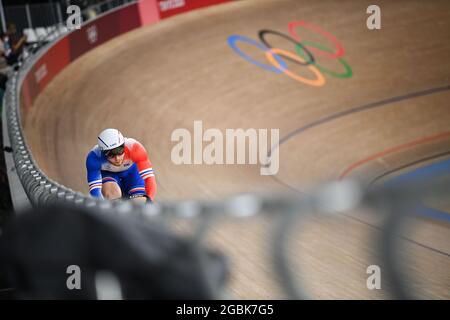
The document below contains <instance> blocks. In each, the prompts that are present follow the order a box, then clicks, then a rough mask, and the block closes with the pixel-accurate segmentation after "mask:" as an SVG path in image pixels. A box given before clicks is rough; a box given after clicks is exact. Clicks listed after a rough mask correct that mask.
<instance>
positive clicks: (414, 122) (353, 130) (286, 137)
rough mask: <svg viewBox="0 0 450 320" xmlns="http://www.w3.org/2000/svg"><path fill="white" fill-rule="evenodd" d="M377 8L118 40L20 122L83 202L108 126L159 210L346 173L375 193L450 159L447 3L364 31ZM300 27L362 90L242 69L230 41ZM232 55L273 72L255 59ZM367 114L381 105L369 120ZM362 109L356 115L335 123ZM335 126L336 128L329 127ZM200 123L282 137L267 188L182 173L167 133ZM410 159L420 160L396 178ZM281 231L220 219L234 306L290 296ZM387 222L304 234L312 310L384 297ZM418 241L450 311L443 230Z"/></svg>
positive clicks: (285, 11)
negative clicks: (278, 268) (154, 185)
mask: <svg viewBox="0 0 450 320" xmlns="http://www.w3.org/2000/svg"><path fill="white" fill-rule="evenodd" d="M370 4H371V3H370V1H306V0H305V1H302V0H295V1H294V0H292V1H280V0H273V1H261V0H257V1H239V2H234V3H230V4H225V5H219V6H216V7H212V8H207V9H203V10H199V11H195V12H191V13H187V14H183V15H180V16H176V17H173V18H170V19H167V20H164V21H162V22H160V23H158V24H156V25H151V26H148V27H145V28H142V29H138V30H135V31H133V32H130V33H128V34H125V35H123V36H120V37H118V38H116V39H113V40H111V41H109V42H107V43H106V44H104V45H102V46H100V47H98V48H96V49H95V50H93V51H91V52H89V53H87V54H85V55H84V56H82V57H81V58H80V59H78V60H77V61H75V62H74V63H73V64H72V65H70V66H69V67H67V68H66V69H64V70H63V71H62V73H60V74H59V75H58V76H57V77H56V78H55V79H54V80H53V81H52V82H51V83H50V85H49V86H48V87H47V88H46V89H45V91H44V92H43V94H42V95H41V96H40V97H38V99H37V100H36V102H35V104H34V105H33V107H32V108H31V110H30V112H29V113H28V114H27V115H26V117H25V118H24V119H23V125H24V128H25V134H26V139H27V142H28V144H29V146H30V147H31V150H32V153H33V155H34V156H35V158H36V160H37V162H38V164H39V165H40V166H41V168H42V169H43V170H44V172H46V173H47V174H48V175H49V176H50V177H51V178H53V179H54V180H56V181H58V182H60V183H63V184H64V185H66V186H69V187H71V188H73V189H75V190H79V191H83V192H87V185H86V180H85V156H86V154H87V152H88V151H89V150H90V148H91V147H92V146H93V145H94V144H95V143H96V136H97V133H98V132H100V131H101V130H102V129H103V128H106V127H117V128H120V129H121V130H122V132H124V133H125V134H126V135H127V136H129V137H134V138H137V139H138V140H140V141H141V142H143V144H144V145H145V146H146V147H147V149H148V151H149V154H150V157H151V160H152V162H153V167H154V169H155V171H156V174H157V181H158V183H159V189H158V195H157V200H162V199H182V198H220V197H223V196H227V195H231V194H235V193H238V192H246V191H266V190H271V189H274V190H286V189H287V188H296V189H297V190H300V191H304V190H306V189H304V188H306V187H309V186H311V185H314V184H316V183H319V182H322V181H325V180H330V179H336V178H339V177H340V176H341V175H342V174H343V173H346V174H347V172H346V169H347V168H349V170H348V174H347V175H348V176H349V177H358V178H360V179H363V180H365V181H370V180H372V179H374V178H376V177H377V176H379V175H382V174H383V173H385V172H388V171H391V170H393V171H394V172H393V173H392V174H390V175H388V176H387V177H391V176H395V175H398V174H400V173H401V172H403V171H408V170H411V169H413V168H415V167H418V166H424V165H426V164H429V163H432V162H436V161H441V160H443V159H446V158H449V153H448V152H449V151H450V134H449V131H450V106H449V100H450V91H449V85H450V79H449V77H450V60H449V56H450V42H449V36H450V2H448V1H446V0H445V1H444V0H443V1H378V2H377V4H378V5H379V6H380V7H381V13H382V15H381V17H382V20H381V22H382V29H381V30H372V31H371V30H368V29H367V27H366V18H367V16H368V15H367V14H366V8H367V7H368V6H369V5H370ZM301 20H304V21H307V22H309V23H312V24H314V25H318V26H320V27H322V28H323V29H325V30H326V31H328V32H329V33H330V34H332V35H333V36H334V37H336V38H337V39H338V40H339V41H340V42H341V43H342V45H343V47H344V48H345V54H344V56H343V57H342V58H343V59H345V61H346V62H347V63H348V65H349V66H350V67H351V70H352V73H353V75H352V76H351V77H348V78H339V77H333V76H330V75H327V74H325V75H324V78H325V84H324V85H322V86H319V87H316V86H311V85H307V84H304V83H300V82H298V81H296V80H294V79H292V78H290V77H289V76H287V75H285V74H275V73H274V72H271V71H267V70H264V69H263V68H261V67H258V66H256V65H255V64H252V63H250V62H248V61H246V60H244V59H243V58H242V57H241V56H239V55H238V54H237V53H236V52H234V51H233V49H232V48H231V47H230V46H229V45H228V43H227V38H228V37H229V36H230V35H235V34H238V35H243V36H246V37H248V38H251V39H254V40H256V41H259V40H258V31H259V30H262V29H271V30H275V31H278V32H282V33H284V34H289V30H288V24H289V22H291V21H301ZM296 31H297V33H298V35H299V36H301V37H302V40H303V39H305V40H309V41H314V42H318V43H320V44H322V45H323V46H326V47H328V48H334V47H333V44H332V43H331V42H330V41H329V40H328V39H327V38H325V37H324V36H321V35H318V34H317V33H314V32H312V31H311V30H309V29H307V28H305V27H301V26H300V27H298V28H297V29H296ZM267 41H268V42H270V43H271V44H272V45H273V47H276V48H280V49H283V50H286V51H290V52H295V47H294V45H293V43H292V42H289V41H288V40H287V39H284V38H282V37H280V36H277V35H274V34H268V35H267ZM237 45H238V47H239V48H241V49H242V51H245V53H246V54H247V55H248V56H250V57H252V58H253V59H255V60H256V61H258V62H259V63H262V64H265V65H267V66H269V65H270V64H269V63H268V60H267V59H266V57H265V56H264V52H263V51H261V50H260V49H258V48H256V47H255V46H252V45H250V44H246V43H243V42H239V43H237ZM314 58H315V59H316V62H317V63H318V64H321V65H322V66H323V67H326V68H329V69H332V70H335V72H337V73H339V72H342V71H343V70H344V65H343V64H342V63H339V62H338V60H337V59H330V58H329V57H328V58H327V57H325V56H323V55H322V56H321V55H319V54H314ZM285 61H287V62H286V63H287V65H288V67H289V70H291V71H292V72H293V73H295V74H297V75H301V76H304V77H305V78H308V79H314V77H315V75H314V73H312V72H311V70H310V69H307V68H305V67H304V66H300V65H298V64H295V63H293V62H289V61H288V60H285ZM396 97H397V98H396ZM363 106H371V108H366V109H362V110H360V109H361V108H362V107H363ZM358 108H359V109H358ZM351 109H352V110H353V109H355V110H359V112H356V111H354V112H349V113H348V114H346V115H342V116H336V117H331V116H332V115H335V114H338V113H339V112H344V111H348V110H351ZM326 117H331V118H330V119H328V120H326V121H325V120H324V121H320V120H321V119H326ZM194 120H202V121H203V126H204V129H206V128H218V129H220V130H221V131H222V132H225V129H226V128H244V129H246V128H256V129H259V128H279V129H280V137H281V138H282V140H281V144H280V170H279V172H278V174H277V175H276V176H273V177H271V176H261V175H260V174H259V166H257V165H209V166H208V165H178V166H177V165H175V164H173V163H172V161H171V157H170V155H171V150H172V147H173V146H174V144H175V143H174V142H172V141H171V133H172V131H173V130H174V129H177V128H187V129H188V130H190V131H191V132H192V131H193V122H194ZM377 155H378V156H377ZM434 155H436V156H434ZM427 158H430V159H428V160H426V159H427ZM364 159H368V161H362V162H361V160H364ZM422 159H424V160H422ZM369 160H371V161H369ZM359 162H360V163H359ZM412 162H418V163H417V164H415V165H412V166H409V167H407V168H405V169H403V170H395V169H396V168H401V167H402V166H404V165H405V164H408V163H412ZM358 163H359V164H360V165H358ZM352 164H353V166H352ZM447 205H448V203H447V204H444V206H446V208H448V206H447ZM271 222H272V221H271V220H270V219H266V218H252V219H249V220H245V221H241V222H239V221H238V222H236V221H224V222H222V223H218V224H216V225H215V227H214V228H213V229H212V230H211V233H210V238H211V242H212V243H213V244H214V245H215V246H216V247H219V248H220V249H222V250H223V251H224V252H225V253H226V254H228V255H229V257H230V261H231V268H232V270H231V271H232V277H231V282H230V284H229V287H228V290H229V292H230V293H231V294H232V295H233V296H235V297H238V298H280V297H283V295H282V293H281V291H280V289H279V287H278V286H277V284H276V282H275V279H274V276H273V272H272V269H271V265H270V264H269V263H268V261H267V259H268V258H269V254H270V253H269V249H270V242H271V236H272V234H271V231H272V223H271ZM378 225H379V219H376V218H373V217H371V216H368V215H367V214H365V213H362V212H359V213H354V214H351V215H349V216H346V217H342V218H329V219H322V218H321V219H314V220H311V221H310V222H308V223H307V225H306V226H305V227H303V228H301V229H302V230H304V233H301V235H299V236H298V237H296V241H297V242H295V243H296V247H293V250H292V255H293V257H294V258H297V259H301V262H299V264H300V265H301V268H302V270H303V272H304V274H305V275H306V277H305V280H306V282H307V285H308V287H309V292H310V293H311V295H312V297H314V298H338V299H339V298H383V297H387V295H386V293H387V292H386V290H385V289H386V286H383V284H382V289H381V290H372V291H371V290H368V289H367V288H366V279H367V276H368V275H367V274H366V268H367V266H368V265H370V264H377V260H376V258H374V257H373V254H374V253H375V250H376V248H375V247H376V244H375V243H374V242H373V241H374V240H373V237H375V236H376V235H377V233H378V232H379V230H378V229H377V227H378ZM411 237H413V238H414V241H415V242H412V241H411V242H409V244H408V248H410V250H411V251H413V254H414V257H415V265H414V267H413V268H414V269H415V270H416V272H417V278H416V279H415V281H417V284H416V285H417V287H419V288H421V289H422V292H423V294H424V295H423V296H424V297H428V298H445V299H449V298H450V272H449V270H450V230H449V224H448V222H439V221H437V222H430V221H428V220H426V219H424V220H423V221H420V222H419V223H418V224H417V232H416V233H415V234H414V235H411ZM298 252H301V253H298Z"/></svg>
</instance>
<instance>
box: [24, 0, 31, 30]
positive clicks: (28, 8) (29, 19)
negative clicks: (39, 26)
mask: <svg viewBox="0 0 450 320" xmlns="http://www.w3.org/2000/svg"><path fill="white" fill-rule="evenodd" d="M25 11H26V13H27V21H28V27H29V28H30V29H33V22H32V21H31V14H30V5H29V4H28V3H27V4H26V5H25Z"/></svg>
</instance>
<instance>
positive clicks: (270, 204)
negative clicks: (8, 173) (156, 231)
mask: <svg viewBox="0 0 450 320" xmlns="http://www.w3.org/2000/svg"><path fill="white" fill-rule="evenodd" d="M38 53H39V52H38ZM38 53H36V54H35V55H31V56H30V57H29V58H28V59H26V60H25V61H24V62H23V63H22V65H21V66H20V68H19V69H18V70H15V71H12V73H11V75H10V78H9V81H8V83H7V89H6V92H5V98H4V102H5V106H4V107H5V108H6V123H7V127H8V135H9V140H10V142H11V148H12V154H13V158H14V163H15V167H16V173H17V175H18V177H19V179H20V181H21V183H22V185H23V188H24V190H25V192H26V194H27V197H28V198H29V200H30V202H31V203H32V205H33V206H45V205H51V204H55V203H66V204H71V205H75V206H79V207H82V208H86V209H91V210H95V211H96V212H98V213H99V214H101V213H105V212H108V213H109V214H117V215H122V214H126V215H127V216H130V218H131V217H134V218H136V219H153V218H154V217H157V216H177V217H190V218H198V219H197V221H198V226H197V229H196V233H195V237H196V239H197V241H198V242H201V241H202V240H203V239H204V236H205V234H206V233H207V231H208V230H209V228H210V227H211V225H213V223H212V222H213V221H214V217H218V216H228V217H233V218H240V217H249V216H254V215H258V214H268V215H271V216H273V217H274V219H276V220H278V221H277V222H276V224H275V225H276V229H275V232H274V241H273V246H272V249H273V255H272V257H273V266H274V272H275V273H276V274H277V276H278V278H279V280H280V284H281V286H282V287H283V288H284V291H285V292H286V294H287V296H288V297H290V298H295V299H299V298H309V296H308V294H307V293H306V292H305V290H304V288H303V285H302V282H300V283H299V282H298V280H296V279H297V278H296V277H295V275H294V273H293V268H292V266H291V265H292V264H291V262H290V259H289V254H288V250H287V245H288V241H289V235H290V234H291V232H292V230H293V226H295V225H296V224H298V223H301V221H302V219H303V218H305V217H307V216H308V215H310V214H311V213H313V212H314V213H316V214H317V213H318V214H321V215H325V216H329V215H330V214H337V215H339V214H342V213H343V212H347V211H349V210H352V209H354V208H355V207H358V206H361V205H363V206H367V207H370V208H374V209H375V210H377V211H384V212H386V213H387V214H388V217H389V218H388V219H387V222H386V225H385V227H384V229H383V230H384V232H383V233H382V238H381V239H380V240H379V241H378V244H379V252H380V253H381V256H382V258H383V263H384V266H385V268H386V269H385V274H386V275H387V277H388V278H389V279H390V282H391V283H392V288H393V290H392V293H393V294H394V296H395V297H397V298H415V297H416V296H415V295H414V292H413V291H412V290H410V289H409V288H408V280H407V279H406V278H404V275H403V273H402V271H401V266H400V263H399V261H398V258H397V257H396V256H398V255H397V254H396V252H395V250H397V247H396V245H395V243H396V242H397V241H398V235H399V230H400V229H401V228H402V227H403V226H404V225H406V222H407V219H408V216H409V214H410V210H409V209H410V207H411V206H412V205H413V204H414V203H415V202H416V201H417V199H418V198H419V197H422V196H424V195H432V196H443V195H445V194H446V193H447V194H448V191H449V190H450V184H449V183H441V184H438V185H432V186H430V185H427V186H426V187H423V186H420V185H419V186H414V185H412V186H411V185H410V186H402V187H396V188H394V187H392V188H383V189H373V190H368V189H365V188H364V187H363V186H362V185H360V184H358V183H356V182H352V181H344V182H341V183H331V184H327V185H323V186H320V187H319V188H317V189H315V190H311V192H310V194H309V195H308V196H305V195H302V196H300V195H299V194H295V193H292V194H275V195H273V194H271V195H268V194H244V195H238V196H236V197H231V198H227V199H224V200H219V201H205V200H202V201H196V200H192V201H173V202H170V201H162V202H159V203H155V204H153V205H139V204H135V203H132V202H129V201H114V202H112V201H107V200H103V199H96V198H92V197H90V196H87V195H85V194H83V193H80V192H76V191H74V190H72V189H70V188H68V187H66V186H64V185H61V184H59V183H57V182H56V181H53V180H52V179H50V178H49V177H48V176H47V175H46V174H45V173H44V172H43V171H42V170H41V169H40V168H39V166H38V164H37V163H36V161H35V160H34V158H33V155H32V154H31V152H30V151H29V148H28V146H27V143H26V139H25V137H24V133H23V130H22V125H21V119H20V110H19V107H20V85H21V79H23V77H24V75H25V73H26V72H27V70H28V69H29V68H30V67H31V66H32V65H33V63H34V62H35V61H36V57H37V56H38ZM298 273H299V271H298V270H297V272H296V274H298ZM300 281H301V280H300Z"/></svg>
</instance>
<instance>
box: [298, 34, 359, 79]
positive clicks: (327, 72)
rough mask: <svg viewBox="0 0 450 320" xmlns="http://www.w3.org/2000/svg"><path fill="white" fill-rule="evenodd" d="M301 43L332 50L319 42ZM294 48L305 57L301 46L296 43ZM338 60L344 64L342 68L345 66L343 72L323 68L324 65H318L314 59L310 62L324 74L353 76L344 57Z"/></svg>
mask: <svg viewBox="0 0 450 320" xmlns="http://www.w3.org/2000/svg"><path fill="white" fill-rule="evenodd" d="M302 44H303V45H304V46H310V47H314V48H317V49H320V50H323V51H326V52H333V50H331V49H329V48H327V47H324V46H322V45H321V44H318V43H315V42H310V41H302ZM295 49H296V50H297V54H298V55H299V56H300V57H301V58H303V59H306V58H305V55H304V54H303V48H302V47H301V46H300V45H298V44H296V45H295ZM338 60H339V62H340V63H341V64H342V65H343V66H344V68H345V72H344V73H337V72H334V71H331V70H328V69H325V68H324V67H322V66H319V65H318V64H317V63H316V62H315V61H314V62H313V63H312V64H313V65H314V66H315V67H316V68H317V69H318V70H319V71H321V72H323V73H326V74H328V75H330V76H333V77H336V78H351V77H352V76H353V72H352V68H351V67H350V66H349V65H348V63H347V62H346V61H345V60H344V59H342V58H338Z"/></svg>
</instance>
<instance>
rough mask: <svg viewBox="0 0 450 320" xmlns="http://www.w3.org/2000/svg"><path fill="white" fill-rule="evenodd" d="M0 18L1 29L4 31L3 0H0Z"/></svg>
mask: <svg viewBox="0 0 450 320" xmlns="http://www.w3.org/2000/svg"><path fill="white" fill-rule="evenodd" d="M0 19H1V20H2V31H3V32H6V19H5V10H4V8H3V1H2V0H0Z"/></svg>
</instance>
